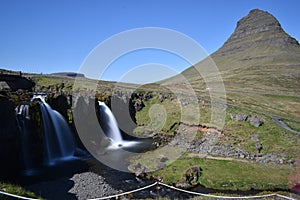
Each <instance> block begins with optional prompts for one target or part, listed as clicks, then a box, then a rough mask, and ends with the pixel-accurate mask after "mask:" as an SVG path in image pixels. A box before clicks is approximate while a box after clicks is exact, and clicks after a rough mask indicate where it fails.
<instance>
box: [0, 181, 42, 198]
mask: <svg viewBox="0 0 300 200" xmlns="http://www.w3.org/2000/svg"><path fill="white" fill-rule="evenodd" d="M0 191H3V192H6V193H10V194H14V195H18V196H23V197H29V198H35V199H42V198H41V197H38V196H36V195H35V194H34V193H33V192H30V191H26V190H25V189H24V188H22V187H21V186H18V185H13V184H8V183H0ZM0 199H2V200H13V199H16V198H13V197H9V196H6V195H2V194H0Z"/></svg>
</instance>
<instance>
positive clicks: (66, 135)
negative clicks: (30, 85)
mask: <svg viewBox="0 0 300 200" xmlns="http://www.w3.org/2000/svg"><path fill="white" fill-rule="evenodd" d="M36 99H38V100H40V108H41V113H42V128H43V136H44V149H45V156H46V164H47V165H53V164H55V162H56V161H58V160H65V159H69V158H71V157H73V155H74V152H75V141H74V139H73V135H72V132H71V130H70V128H69V125H68V123H67V122H66V121H65V119H64V118H63V116H62V115H61V114H60V113H58V112H57V111H55V110H53V109H52V108H51V107H50V105H48V104H47V103H46V101H45V96H43V95H34V96H33V98H32V100H36Z"/></svg>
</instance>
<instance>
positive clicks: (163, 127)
mask: <svg viewBox="0 0 300 200" xmlns="http://www.w3.org/2000/svg"><path fill="white" fill-rule="evenodd" d="M144 104H145V108H143V109H142V110H141V111H140V112H137V113H136V119H137V124H138V125H139V126H147V127H146V129H150V130H153V131H163V132H165V133H169V134H173V133H174V130H173V129H172V128H174V124H176V123H177V124H178V123H179V122H180V105H179V104H178V101H177V100H170V99H166V100H164V101H163V102H162V103H161V102H160V101H159V99H158V98H157V97H155V98H152V99H150V100H149V101H146V102H145V103H144Z"/></svg>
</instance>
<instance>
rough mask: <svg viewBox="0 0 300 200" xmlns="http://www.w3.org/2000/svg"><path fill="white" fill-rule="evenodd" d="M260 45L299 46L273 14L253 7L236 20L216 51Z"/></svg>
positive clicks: (245, 48) (233, 50)
mask: <svg viewBox="0 0 300 200" xmlns="http://www.w3.org/2000/svg"><path fill="white" fill-rule="evenodd" d="M261 46H265V47H266V46H269V47H277V48H283V49H286V48H289V47H291V46H298V47H299V43H298V41H297V40H296V39H294V38H292V37H291V36H289V35H288V34H287V33H286V32H285V31H284V30H283V28H282V27H281V25H280V23H279V21H278V20H277V19H276V18H275V17H274V16H273V15H271V14H270V13H268V12H266V11H262V10H259V9H253V10H251V11H250V12H249V13H248V15H247V16H245V17H243V18H242V19H240V20H239V21H238V22H237V26H236V28H235V30H234V32H233V33H232V35H231V36H230V37H229V39H228V40H227V41H226V42H225V43H224V45H223V46H222V47H221V49H219V52H218V53H222V54H223V55H224V54H226V55H228V54H232V53H233V54H235V53H239V52H241V51H244V50H247V49H249V48H257V47H261Z"/></svg>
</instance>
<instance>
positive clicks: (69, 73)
mask: <svg viewBox="0 0 300 200" xmlns="http://www.w3.org/2000/svg"><path fill="white" fill-rule="evenodd" d="M51 75H54V76H68V77H82V78H84V77H85V76H84V74H81V73H76V72H57V73H52V74H51Z"/></svg>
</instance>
